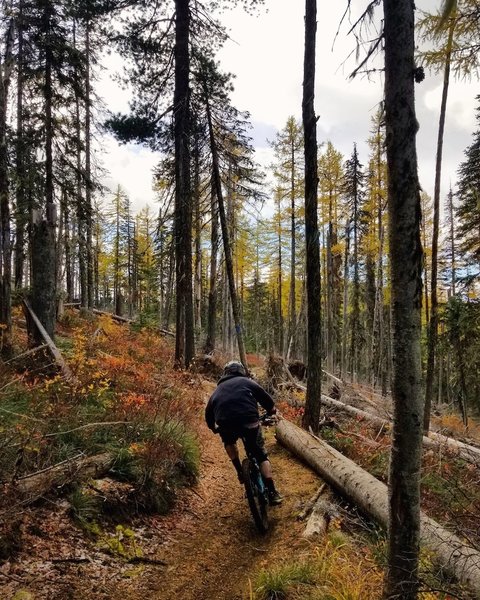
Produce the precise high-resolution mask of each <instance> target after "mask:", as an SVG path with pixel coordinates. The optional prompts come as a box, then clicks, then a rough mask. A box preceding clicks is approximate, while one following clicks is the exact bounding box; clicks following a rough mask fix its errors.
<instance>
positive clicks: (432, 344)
mask: <svg viewBox="0 0 480 600" xmlns="http://www.w3.org/2000/svg"><path fill="white" fill-rule="evenodd" d="M455 24H456V19H455V18H454V17H451V24H450V27H449V30H448V41H447V49H446V50H447V52H446V56H445V71H444V74H443V89H442V102H441V105H440V118H439V123H438V138H437V157H436V162H435V187H434V192H433V235H432V274H431V275H432V279H431V282H430V294H431V312H430V323H429V327H428V357H427V377H426V381H425V411H424V417H423V430H424V431H428V429H429V427H430V412H431V408H432V400H433V394H434V389H433V388H434V378H435V351H436V347H437V340H438V296H437V273H438V236H439V229H440V184H441V178H442V153H443V134H444V131H445V115H446V112H447V98H448V86H449V83H450V60H451V57H452V43H453V32H454V30H455Z"/></svg>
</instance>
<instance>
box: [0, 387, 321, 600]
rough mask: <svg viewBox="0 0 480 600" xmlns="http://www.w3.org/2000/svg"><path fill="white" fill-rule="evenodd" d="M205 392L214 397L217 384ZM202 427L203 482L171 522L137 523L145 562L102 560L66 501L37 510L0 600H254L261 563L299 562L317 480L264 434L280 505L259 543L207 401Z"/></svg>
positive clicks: (1, 573)
mask: <svg viewBox="0 0 480 600" xmlns="http://www.w3.org/2000/svg"><path fill="white" fill-rule="evenodd" d="M203 387H204V390H205V397H208V395H209V393H210V392H211V389H212V388H213V386H212V384H209V383H205V384H204V386H203ZM198 422H199V426H198V432H199V437H200V442H201V449H202V459H201V473H200V480H199V482H198V484H197V485H196V486H195V488H194V489H192V490H190V489H186V490H184V491H183V492H181V493H180V497H179V499H178V502H177V504H176V507H175V508H174V510H173V511H172V512H171V513H169V514H168V515H166V516H164V517H161V516H151V517H147V518H143V519H142V518H139V519H135V521H134V522H133V523H132V528H133V530H134V531H135V536H136V539H138V544H139V546H140V547H141V548H142V550H143V551H144V553H145V557H146V558H147V564H139V565H132V564H128V561H127V562H125V561H124V560H123V559H122V557H121V556H108V555H105V553H104V552H103V551H101V550H100V549H99V547H98V544H97V543H96V542H95V541H90V540H89V539H88V537H86V536H84V535H83V534H82V532H81V530H79V529H78V527H76V526H75V524H74V523H73V522H72V520H71V519H70V518H69V517H68V514H67V513H68V502H66V501H60V502H59V503H57V504H55V505H52V506H54V508H53V510H52V506H50V505H48V506H46V507H44V508H39V509H37V510H35V511H32V515H31V517H30V521H29V522H30V525H29V526H28V527H26V530H25V531H24V548H23V551H22V553H21V554H20V555H19V556H18V557H17V560H16V561H15V562H13V563H11V564H10V563H7V564H6V565H3V566H2V567H0V600H4V599H5V600H12V599H13V598H15V600H17V598H18V596H16V594H17V593H19V592H20V590H22V592H26V593H27V594H30V595H27V596H25V598H28V600H173V599H175V600H177V599H178V598H181V599H182V600H241V599H244V598H249V593H248V590H249V579H252V578H253V577H254V576H255V574H256V573H257V572H258V570H259V569H260V568H261V567H262V566H268V567H272V566H273V565H274V564H275V563H277V562H279V561H281V560H282V559H288V560H292V559H294V558H295V557H296V556H298V553H299V551H301V549H302V548H306V547H308V543H307V542H305V541H304V540H303V539H302V538H301V532H302V530H303V528H304V526H305V524H303V523H300V522H298V521H297V520H296V515H297V514H298V512H300V509H301V503H302V501H303V502H304V501H306V500H308V499H309V498H310V497H311V496H312V495H313V493H314V492H315V490H316V489H318V487H319V485H320V483H321V482H320V480H319V479H318V477H317V476H316V475H315V474H314V473H312V472H311V471H310V470H309V469H308V468H307V467H305V466H303V465H302V464H300V463H299V462H297V461H296V460H295V459H293V458H292V457H291V456H290V455H289V454H288V453H287V451H285V450H283V449H282V448H281V447H280V446H279V445H278V444H277V443H276V441H275V437H274V432H273V430H268V431H267V432H266V445H267V449H268V451H269V453H270V457H271V460H272V464H273V467H274V474H275V479H276V482H277V485H278V488H279V489H280V491H281V492H282V494H283V495H284V502H283V504H282V505H281V506H280V507H275V508H272V509H270V512H269V514H270V530H269V532H268V533H267V534H266V535H263V536H262V535H260V534H259V533H258V532H257V531H256V529H255V526H254V524H253V520H252V518H251V515H250V513H249V509H248V505H247V501H246V499H245V498H244V488H243V486H241V485H240V484H239V483H238V481H237V477H236V474H235V471H234V469H233V467H232V465H231V463H230V461H229V459H228V458H227V455H226V454H225V451H224V449H223V446H222V443H221V440H220V438H219V437H218V436H214V435H213V434H212V433H211V432H210V431H209V430H208V429H207V427H206V425H205V424H204V422H203V401H200V403H199V407H198ZM70 557H72V558H71V559H70ZM151 559H154V560H155V561H162V562H164V563H165V564H152V563H151ZM148 560H150V562H148ZM22 598H23V596H22Z"/></svg>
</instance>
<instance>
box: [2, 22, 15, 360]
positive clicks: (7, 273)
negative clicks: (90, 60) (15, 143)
mask: <svg viewBox="0 0 480 600" xmlns="http://www.w3.org/2000/svg"><path fill="white" fill-rule="evenodd" d="M13 28H14V22H13V19H12V20H11V21H10V23H9V25H8V27H7V31H6V35H5V57H4V62H3V64H2V63H1V62H0V353H1V354H2V355H3V356H5V357H7V358H8V357H10V355H11V352H12V339H11V337H12V305H11V302H12V300H11V280H12V265H11V262H12V258H11V257H12V245H11V240H10V199H9V181H8V148H7V111H8V91H9V87H10V76H11V71H12V67H13V60H12V53H13Z"/></svg>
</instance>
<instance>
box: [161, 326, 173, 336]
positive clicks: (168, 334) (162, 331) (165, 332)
mask: <svg viewBox="0 0 480 600" xmlns="http://www.w3.org/2000/svg"><path fill="white" fill-rule="evenodd" d="M158 332H159V333H160V334H161V335H167V336H170V337H175V334H174V333H173V331H169V330H168V329H163V328H162V327H160V328H159V329H158Z"/></svg>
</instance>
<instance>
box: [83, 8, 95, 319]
mask: <svg viewBox="0 0 480 600" xmlns="http://www.w3.org/2000/svg"><path fill="white" fill-rule="evenodd" d="M90 63H91V53H90V21H89V20H87V23H86V26H85V229H86V240H85V241H86V256H85V258H86V267H87V306H88V308H89V309H91V308H93V300H94V279H95V270H94V260H93V257H94V254H93V206H92V191H93V181H92V156H91V155H92V152H91V145H92V144H91V138H92V133H91V128H92V125H91V122H92V110H91V82H90Z"/></svg>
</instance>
